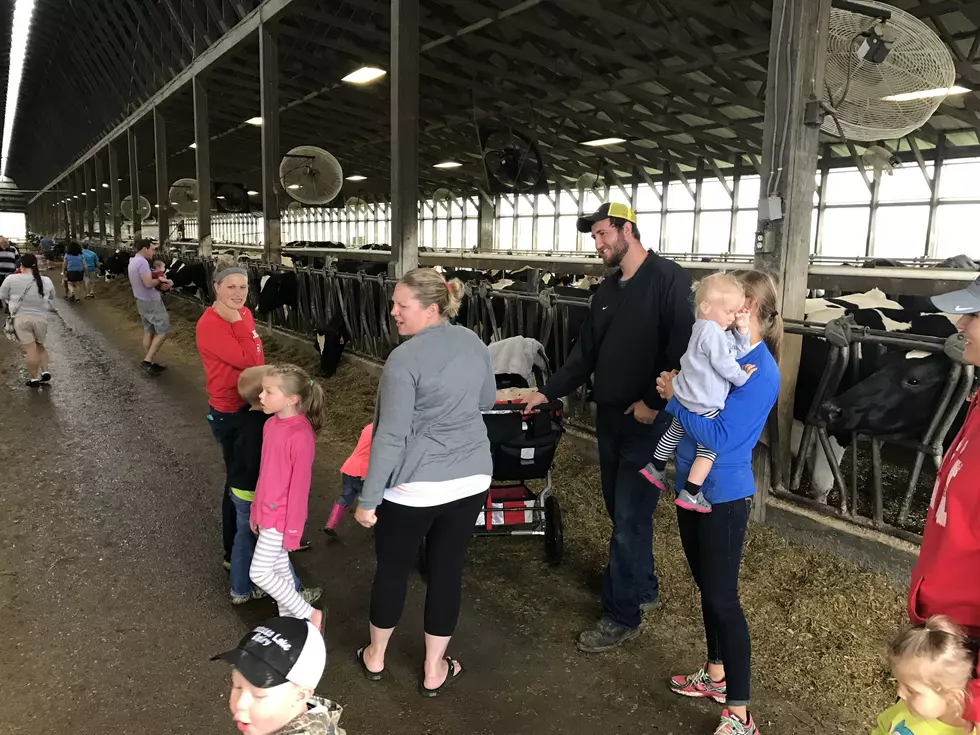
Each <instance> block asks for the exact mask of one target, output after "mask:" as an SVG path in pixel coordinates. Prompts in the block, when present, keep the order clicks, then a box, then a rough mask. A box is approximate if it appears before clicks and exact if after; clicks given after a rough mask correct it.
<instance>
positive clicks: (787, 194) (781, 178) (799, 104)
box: [755, 0, 831, 521]
mask: <svg viewBox="0 0 980 735" xmlns="http://www.w3.org/2000/svg"><path fill="white" fill-rule="evenodd" d="M830 7H831V0H774V2H773V10H772V32H771V35H770V41H769V66H768V69H769V73H768V79H767V82H766V114H765V126H764V129H763V142H762V151H763V158H762V170H761V174H762V188H761V190H760V194H759V197H760V201H759V228H758V232H759V234H757V236H756V249H755V265H756V267H757V268H761V269H763V270H767V271H769V272H771V273H772V274H774V275H775V276H776V278H777V280H778V281H779V300H780V303H779V313H780V314H781V315H782V316H783V317H784V318H789V319H802V318H803V305H804V300H805V298H806V290H807V269H808V266H809V255H810V217H811V215H812V213H813V192H814V188H815V182H814V176H815V173H816V170H817V152H818V142H819V132H820V127H819V115H818V114H817V112H818V107H817V105H818V104H819V103H818V102H817V101H818V100H819V99H820V96H821V92H822V90H823V77H824V63H825V61H826V55H827V54H826V44H827V25H828V21H829V19H830ZM777 209H778V210H779V211H776V210H777ZM800 348H801V339H800V337H799V336H795V335H786V337H785V339H784V340H783V350H782V352H783V354H782V359H781V360H780V375H781V378H782V388H781V390H780V395H779V405H778V414H777V415H778V440H777V441H778V448H777V447H775V446H774V447H772V451H773V452H775V454H774V455H773V457H774V459H775V460H776V461H778V462H779V464H780V466H781V467H782V468H783V472H782V473H781V474H782V476H783V477H785V476H787V474H788V471H789V470H788V468H789V463H790V451H789V436H790V428H791V427H792V421H793V396H794V393H795V392H796V376H797V372H798V370H799V365H800ZM758 451H760V450H757V452H758ZM755 465H756V469H757V470H761V471H759V472H758V474H757V475H756V482H757V485H758V488H759V490H760V494H759V496H758V497H757V502H756V508H755V517H756V520H759V521H762V520H765V501H766V497H767V495H768V492H769V485H770V478H769V476H768V469H769V467H770V464H769V463H768V462H766V461H761V462H756V463H755Z"/></svg>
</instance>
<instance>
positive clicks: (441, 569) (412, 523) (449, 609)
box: [371, 492, 487, 636]
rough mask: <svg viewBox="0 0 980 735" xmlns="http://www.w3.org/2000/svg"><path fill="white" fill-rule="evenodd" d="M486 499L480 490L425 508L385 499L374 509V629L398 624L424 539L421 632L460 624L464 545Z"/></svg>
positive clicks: (441, 631) (446, 630)
mask: <svg viewBox="0 0 980 735" xmlns="http://www.w3.org/2000/svg"><path fill="white" fill-rule="evenodd" d="M486 500H487V493H485V492H483V493H480V494H479V495H472V496H470V497H468V498H462V499H460V500H455V501H453V502H451V503H446V504H445V505H435V506H432V507H428V508H414V507H411V506H408V505H399V504H398V503H392V502H389V501H387V500H386V501H384V502H383V503H382V504H381V505H380V506H379V507H378V522H377V524H376V525H375V534H374V549H375V554H376V555H377V557H378V569H377V571H376V572H375V573H374V585H373V586H372V587H371V624H372V625H374V626H375V627H376V628H383V629H387V628H394V627H395V626H396V625H398V621H399V620H400V619H401V616H402V610H403V609H404V607H405V590H406V588H407V585H408V575H409V573H410V572H411V571H412V569H413V568H414V567H415V561H416V559H417V558H418V555H417V551H418V548H419V545H420V544H421V543H422V539H423V538H424V539H425V540H426V550H427V555H428V559H427V565H428V572H427V573H428V586H427V588H426V592H425V632H426V633H428V634H429V635H436V636H451V635H452V634H453V631H454V630H455V629H456V621H457V620H459V605H460V586H461V584H462V577H463V559H464V557H465V555H466V546H467V544H468V543H469V540H470V538H471V537H472V536H473V529H474V527H475V524H476V517H477V514H478V513H479V512H480V509H481V508H483V506H484V504H485V503H486Z"/></svg>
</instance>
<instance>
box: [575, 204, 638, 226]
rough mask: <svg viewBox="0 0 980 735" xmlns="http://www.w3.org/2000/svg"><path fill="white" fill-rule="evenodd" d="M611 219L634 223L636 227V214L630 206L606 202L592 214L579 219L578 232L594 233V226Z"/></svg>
mask: <svg viewBox="0 0 980 735" xmlns="http://www.w3.org/2000/svg"><path fill="white" fill-rule="evenodd" d="M610 217H618V218H619V219H624V220H626V221H627V222H632V223H633V224H634V225H635V224H636V213H635V212H634V211H633V210H632V209H631V208H630V207H629V206H627V205H626V204H620V203H619V202H606V203H605V204H602V205H600V206H599V208H598V209H597V210H596V211H595V212H593V213H592V214H589V215H586V216H584V217H579V218H578V223H577V226H578V231H579V232H592V225H594V224H595V223H596V222H602V220H604V219H609V218H610Z"/></svg>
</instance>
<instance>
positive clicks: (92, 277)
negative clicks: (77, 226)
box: [82, 243, 100, 299]
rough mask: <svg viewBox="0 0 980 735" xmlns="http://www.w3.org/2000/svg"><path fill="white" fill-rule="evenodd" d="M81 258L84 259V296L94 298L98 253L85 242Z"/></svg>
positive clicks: (97, 271)
mask: <svg viewBox="0 0 980 735" xmlns="http://www.w3.org/2000/svg"><path fill="white" fill-rule="evenodd" d="M82 260H84V261H85V291H86V293H85V298H87V299H94V298H95V282H96V281H97V280H98V278H99V262H100V261H99V254H98V253H96V252H95V251H94V250H92V249H91V245H90V244H89V243H86V244H85V246H84V247H83V248H82Z"/></svg>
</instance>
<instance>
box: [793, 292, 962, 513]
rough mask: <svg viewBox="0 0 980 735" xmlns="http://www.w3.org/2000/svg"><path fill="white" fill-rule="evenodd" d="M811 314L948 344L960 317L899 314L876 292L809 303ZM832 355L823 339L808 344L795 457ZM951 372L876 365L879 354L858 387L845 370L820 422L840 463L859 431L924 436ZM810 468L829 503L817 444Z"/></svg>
mask: <svg viewBox="0 0 980 735" xmlns="http://www.w3.org/2000/svg"><path fill="white" fill-rule="evenodd" d="M806 312H807V314H806V319H807V321H812V322H818V323H827V322H830V321H832V320H833V319H836V318H839V317H842V316H844V315H850V316H853V318H854V320H855V322H856V323H857V324H858V325H859V326H863V327H869V328H871V329H877V330H882V331H887V332H896V333H905V334H915V335H919V336H930V337H940V338H946V337H948V336H949V335H951V334H953V333H954V332H955V331H956V327H955V326H954V325H955V319H956V317H955V316H950V315H946V314H936V313H933V314H922V313H919V312H915V311H909V310H906V309H902V308H901V305H900V304H898V303H897V302H894V301H891V300H890V299H888V298H886V296H885V294H884V293H882V292H881V291H880V290H878V289H873V290H872V291H869V292H867V293H863V294H852V295H849V296H843V297H839V298H834V299H807V304H806ZM830 349H831V348H830V345H828V344H827V342H825V341H824V340H822V339H819V338H817V337H809V336H807V337H804V338H803V352H802V356H801V359H800V372H799V376H798V378H797V390H796V400H795V403H794V410H793V417H794V419H795V420H794V422H793V431H792V438H791V443H792V447H793V450H794V453H795V452H797V451H798V449H799V446H800V442H801V440H802V436H803V419H805V417H806V414H807V411H808V410H809V408H810V405H811V404H812V402H813V398H814V394H815V392H816V389H817V387H818V384H819V382H820V377H821V375H822V374H823V370H824V367H825V366H826V364H827V358H828V356H829V354H830ZM949 370H950V360H949V358H948V357H947V356H946V355H945V354H943V353H935V354H931V353H928V352H921V351H908V350H892V351H889V352H886V353H885V355H884V356H883V357H881V358H880V359H878V358H877V353H876V351H875V350H871V349H866V350H863V351H862V360H861V363H860V374H859V375H858V376H857V379H856V380H855V378H854V376H853V373H852V371H851V369H850V368H848V369H847V370H845V371H844V375H843V377H842V379H841V383H840V386H839V387H838V389H837V392H836V395H835V396H834V397H832V398H831V399H829V400H827V401H824V403H823V404H822V405H821V407H820V418H822V419H823V420H824V421H826V422H827V429H828V434H830V439H831V441H830V444H831V448H832V449H833V452H834V455H835V458H836V461H837V462H838V463H839V462H840V460H841V458H842V457H843V455H844V450H845V448H846V447H847V445H848V443H849V441H850V433H851V432H854V431H857V432H859V433H861V434H865V435H867V436H878V437H882V438H889V437H891V438H895V437H903V438H908V437H917V436H921V435H922V433H923V432H924V431H925V429H926V428H927V426H928V424H929V422H930V420H931V419H932V416H933V413H934V412H935V407H936V405H937V403H938V402H939V396H940V394H941V392H942V390H943V387H944V386H945V384H946V381H947V379H948V376H949ZM808 464H809V467H810V485H811V490H812V493H813V495H814V497H815V498H817V499H818V500H820V501H823V502H825V501H826V499H827V496H828V494H829V493H830V491H831V490H832V489H833V484H834V478H833V474H832V471H831V468H830V464H829V462H828V460H827V457H826V456H825V455H824V453H823V451H822V449H820V448H819V447H818V446H817V443H816V442H814V444H813V445H812V446H811V451H810V456H809V457H808Z"/></svg>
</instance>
